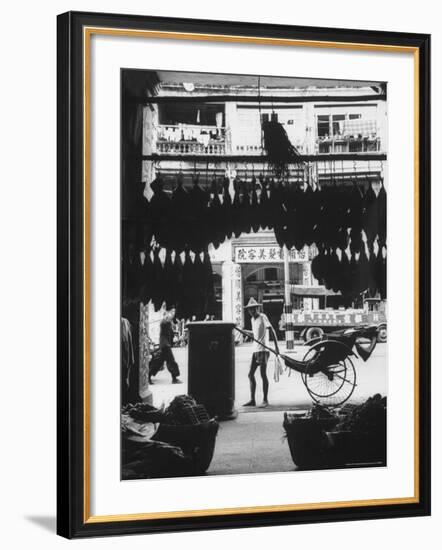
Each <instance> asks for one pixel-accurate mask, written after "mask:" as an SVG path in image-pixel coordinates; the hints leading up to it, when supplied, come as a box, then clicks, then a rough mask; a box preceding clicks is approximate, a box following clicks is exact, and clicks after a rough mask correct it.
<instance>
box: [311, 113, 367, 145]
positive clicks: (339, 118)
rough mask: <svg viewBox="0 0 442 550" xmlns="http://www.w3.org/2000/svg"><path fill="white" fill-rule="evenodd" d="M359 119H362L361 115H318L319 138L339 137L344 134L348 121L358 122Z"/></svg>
mask: <svg viewBox="0 0 442 550" xmlns="http://www.w3.org/2000/svg"><path fill="white" fill-rule="evenodd" d="M359 118H362V115H361V114H350V115H349V114H343V115H318V118H317V132H318V138H325V137H329V136H330V137H334V136H339V135H341V134H342V132H343V129H344V123H345V121H346V120H356V119H359ZM324 152H326V151H324Z"/></svg>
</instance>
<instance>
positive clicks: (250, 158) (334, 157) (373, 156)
mask: <svg viewBox="0 0 442 550" xmlns="http://www.w3.org/2000/svg"><path fill="white" fill-rule="evenodd" d="M127 160H143V161H145V160H150V161H154V162H162V161H177V162H178V161H179V162H202V163H208V162H209V163H212V164H214V163H222V162H245V163H250V164H253V163H256V164H259V163H266V162H269V158H268V157H267V155H168V154H162V155H157V154H153V155H141V156H133V155H130V156H129V157H127ZM343 160H353V161H358V160H370V161H371V160H373V161H374V160H378V161H382V160H387V155H386V153H333V154H329V153H320V154H318V155H300V156H299V162H296V161H293V162H291V163H289V164H300V163H302V162H333V161H343Z"/></svg>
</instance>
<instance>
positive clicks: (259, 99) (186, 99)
mask: <svg viewBox="0 0 442 550" xmlns="http://www.w3.org/2000/svg"><path fill="white" fill-rule="evenodd" d="M386 100H387V95H386V94H369V95H345V96H344V95H343V96H331V95H317V96H314V95H304V96H262V95H261V96H259V95H234V94H227V95H215V94H212V95H201V96H184V95H183V96H180V95H178V96H177V95H175V96H155V97H143V98H141V97H136V98H131V101H135V102H137V103H141V104H143V105H149V104H152V103H226V102H232V101H235V102H241V103H260V104H261V105H262V104H264V103H270V104H275V103H314V102H319V103H322V102H333V103H350V102H351V103H353V102H364V101H386Z"/></svg>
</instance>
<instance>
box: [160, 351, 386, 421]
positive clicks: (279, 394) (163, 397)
mask: <svg viewBox="0 0 442 550" xmlns="http://www.w3.org/2000/svg"><path fill="white" fill-rule="evenodd" d="M280 347H281V348H282V349H281V352H282V353H284V349H283V346H280ZM307 349H308V348H307V347H306V346H303V345H298V346H295V349H294V350H293V352H290V354H291V355H292V356H293V357H294V358H295V359H300V360H301V359H302V358H303V357H304V355H305V353H306V351H307ZM173 353H174V355H175V359H176V361H177V363H178V365H179V367H180V371H181V375H180V379H181V381H182V384H173V385H172V384H171V376H170V374H169V372H168V370H167V369H164V370H163V371H161V372H159V373H158V375H157V376H156V377H155V378H154V384H153V385H152V386H151V387H150V389H151V391H152V396H153V404H154V405H155V406H157V407H159V406H161V405H162V404H164V405H166V406H167V405H168V403H170V401H171V400H172V399H173V398H174V397H175V396H176V395H180V394H183V393H187V355H188V350H187V347H183V348H173ZM251 356H252V344H243V345H240V346H236V347H235V404H236V407H237V409H238V410H239V411H241V410H243V408H242V405H243V404H244V403H246V402H247V401H248V400H249V399H250V394H249V380H248V376H247V375H248V371H249V366H250V359H251ZM353 362H354V365H355V369H356V377H357V380H356V383H357V387H356V388H355V391H354V392H353V395H352V397H351V400H350V401H351V402H360V401H364V400H365V399H367V397H370V396H371V395H373V394H375V393H380V394H382V395H385V394H386V392H387V345H386V344H378V345H377V346H376V348H375V350H374V352H373V354H372V356H371V357H370V359H369V360H368V361H367V362H366V363H364V361H363V360H362V359H359V358H353ZM208 368H210V365H208ZM273 374H274V359H273V357H272V356H271V357H270V359H269V362H268V366H267V376H268V378H269V383H270V388H269V402H270V405H271V406H270V410H275V409H277V410H293V409H305V408H308V407H310V406H311V404H312V401H311V398H310V396H309V394H308V393H307V390H306V389H305V387H304V384H303V383H302V379H301V376H300V375H299V374H298V373H297V372H294V371H290V370H287V371H285V372H284V373H283V374H282V376H281V377H280V379H279V382H275V381H274V379H273ZM256 380H257V394H256V400H257V404H258V405H259V404H260V402H261V401H262V384H261V378H260V375H259V372H257V373H256ZM253 410H254V409H253ZM258 411H262V409H259V408H258V407H257V412H258Z"/></svg>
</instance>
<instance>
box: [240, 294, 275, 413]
mask: <svg viewBox="0 0 442 550" xmlns="http://www.w3.org/2000/svg"><path fill="white" fill-rule="evenodd" d="M260 306H261V304H259V303H258V302H257V301H256V300H255V299H254V298H250V300H249V301H248V303H247V305H246V306H244V309H246V310H247V311H248V313H249V314H250V317H251V321H252V330H251V331H250V330H245V331H244V332H246V333H247V334H248V335H249V336H250V337H251V338H253V354H252V361H251V363H250V370H249V382H250V401H247V403H244V407H255V406H256V398H255V394H256V380H255V372H256V371H257V369H258V367H259V372H260V374H261V379H262V391H263V400H262V405H261V407H263V408H265V407H268V405H269V400H268V393H269V380H268V378H267V361H268V359H269V352H268V350H267V349H266V348H265V347H264V346H267V347H269V330H270V331H271V333H272V339H273V340H274V341H275V343H276V345H277V338H276V333H275V331H274V329H273V327H272V325H271V324H270V321H269V319H268V317H267V315H266V314H265V313H261V312H260V311H259V308H260Z"/></svg>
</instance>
